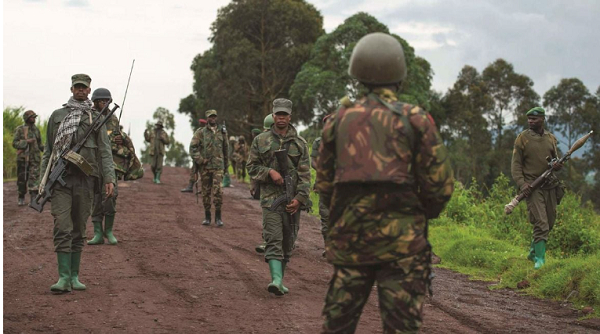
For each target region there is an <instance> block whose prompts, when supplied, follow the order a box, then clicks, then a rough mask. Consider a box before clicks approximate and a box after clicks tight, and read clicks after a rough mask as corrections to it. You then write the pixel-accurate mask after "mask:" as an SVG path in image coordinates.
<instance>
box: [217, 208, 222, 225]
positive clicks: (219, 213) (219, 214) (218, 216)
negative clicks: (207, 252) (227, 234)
mask: <svg viewBox="0 0 600 334" xmlns="http://www.w3.org/2000/svg"><path fill="white" fill-rule="evenodd" d="M215 223H216V224H217V226H218V227H222V226H223V221H222V220H221V210H216V211H215Z"/></svg>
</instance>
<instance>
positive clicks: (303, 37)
mask: <svg viewBox="0 0 600 334" xmlns="http://www.w3.org/2000/svg"><path fill="white" fill-rule="evenodd" d="M322 26H323V18H322V16H321V14H320V13H319V11H318V10H316V9H315V7H314V6H313V5H311V4H309V3H307V2H306V1H304V0H273V1H261V0H234V1H232V2H231V3H230V4H228V5H227V6H225V7H223V8H220V9H219V11H218V14H217V19H216V21H215V22H213V24H212V26H211V31H212V35H211V37H210V41H211V42H212V43H213V46H212V48H210V49H209V50H207V51H205V52H204V53H203V54H201V55H197V56H196V57H195V58H194V60H193V62H192V66H191V69H192V71H193V73H194V87H193V88H194V94H193V97H194V98H195V101H194V99H193V98H191V97H190V96H188V97H186V98H185V99H183V100H182V101H181V103H180V108H179V112H182V113H187V114H189V115H190V117H191V118H192V126H195V125H196V123H195V122H197V120H196V119H197V118H198V117H202V116H204V115H203V113H204V111H205V110H207V109H216V110H217V111H220V113H219V119H220V120H223V121H226V122H227V127H228V129H229V132H230V133H231V134H232V135H245V136H246V137H249V136H250V131H251V129H252V128H253V127H260V125H262V121H263V119H264V117H265V116H266V115H267V114H268V113H269V112H270V111H271V108H272V107H271V106H272V101H273V100H274V99H276V98H279V97H285V98H287V97H289V88H290V86H291V85H292V83H293V80H294V78H295V77H296V74H297V73H298V72H299V71H300V68H301V66H302V64H303V63H304V62H305V61H306V60H307V59H308V57H309V54H310V50H311V49H312V46H313V44H314V42H315V41H316V40H317V38H318V37H319V36H320V35H321V34H322V33H323V28H322ZM193 108H196V109H193ZM293 117H294V119H295V120H297V119H300V120H303V119H305V117H304V116H303V115H302V114H301V113H300V112H294V114H293Z"/></svg>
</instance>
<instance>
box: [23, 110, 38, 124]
mask: <svg viewBox="0 0 600 334" xmlns="http://www.w3.org/2000/svg"><path fill="white" fill-rule="evenodd" d="M31 116H33V117H37V114H36V113H35V111H33V110H27V111H26V112H25V113H23V120H24V121H25V122H27V120H28V119H29V117H31Z"/></svg>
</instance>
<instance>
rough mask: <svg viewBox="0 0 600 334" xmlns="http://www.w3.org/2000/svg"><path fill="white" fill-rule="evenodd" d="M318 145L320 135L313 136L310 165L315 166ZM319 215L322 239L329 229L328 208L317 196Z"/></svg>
mask: <svg viewBox="0 0 600 334" xmlns="http://www.w3.org/2000/svg"><path fill="white" fill-rule="evenodd" d="M319 146H321V137H317V138H315V141H313V144H312V151H311V153H310V159H311V165H312V166H315V163H316V161H317V158H318V157H319ZM319 216H320V217H321V235H322V236H323V240H325V239H326V238H327V231H328V230H329V228H328V225H329V208H328V207H327V206H325V204H323V201H321V197H320V196H319Z"/></svg>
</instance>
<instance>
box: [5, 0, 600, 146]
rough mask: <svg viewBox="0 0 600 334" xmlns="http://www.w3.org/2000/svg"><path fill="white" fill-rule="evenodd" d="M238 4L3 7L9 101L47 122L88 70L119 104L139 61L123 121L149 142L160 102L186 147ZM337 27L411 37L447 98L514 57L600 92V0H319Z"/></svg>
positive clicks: (546, 79)
mask: <svg viewBox="0 0 600 334" xmlns="http://www.w3.org/2000/svg"><path fill="white" fill-rule="evenodd" d="M228 2H229V1H225V0H213V1H192V0H182V1H141V0H128V1H116V0H103V1H97V0H29V1H25V0H6V1H3V43H2V45H3V89H2V91H3V106H4V107H6V106H21V105H22V106H24V107H25V108H27V109H33V110H35V111H36V112H37V113H38V114H39V115H40V116H41V117H42V118H47V117H49V116H50V114H51V113H52V111H53V110H55V109H57V108H59V107H60V106H61V105H62V104H63V103H65V102H66V101H67V99H68V98H69V96H70V95H71V94H70V92H69V87H70V77H71V75H72V74H75V73H87V74H89V75H90V76H91V77H92V90H93V89H95V88H99V87H105V88H108V89H110V91H111V92H112V94H113V99H114V100H115V101H116V102H117V103H118V104H121V102H122V100H123V94H124V92H125V86H126V84H127V77H128V75H129V70H130V66H131V61H132V60H133V59H135V68H134V71H133V76H132V79H131V84H130V87H129V92H128V95H127V101H126V103H125V108H124V113H123V117H122V121H121V124H122V125H123V126H124V127H125V130H126V131H127V129H128V128H129V127H131V135H132V137H133V139H134V144H135V146H136V149H137V150H138V151H139V150H140V149H141V148H142V147H143V130H144V125H145V122H146V120H149V119H150V118H151V117H152V113H153V112H154V111H155V110H156V108H158V107H165V108H167V109H169V110H170V111H171V112H172V113H173V114H174V115H175V118H176V123H177V129H176V133H175V137H176V139H177V140H178V141H180V142H182V143H184V145H185V146H186V147H187V145H188V143H189V141H190V139H191V136H192V130H191V128H190V126H189V119H188V117H187V116H186V115H182V114H179V113H178V112H177V109H178V107H179V100H180V99H181V98H183V97H186V96H187V95H189V94H190V93H192V84H193V78H192V72H191V70H190V65H191V61H192V59H193V58H194V56H195V55H197V54H198V53H201V52H203V51H205V50H207V49H208V48H210V43H209V42H208V40H207V39H208V37H209V35H210V30H209V28H210V25H211V23H212V22H214V20H215V19H216V16H217V9H218V8H221V7H223V6H225V5H226V4H227V3H228ZM309 2H310V3H312V4H313V5H314V6H315V7H316V8H317V9H318V10H320V11H321V14H322V15H323V17H324V28H325V30H326V31H327V32H330V31H332V30H333V29H335V27H337V26H338V25H339V24H341V23H342V22H343V21H344V19H346V18H347V17H349V16H351V15H353V14H355V13H357V12H358V11H366V12H368V13H369V14H371V15H373V16H374V17H376V18H377V19H378V20H379V21H381V22H382V23H384V24H386V25H387V26H388V27H389V28H390V30H391V31H392V32H393V33H396V34H398V35H400V36H401V37H403V38H405V39H406V40H407V41H408V42H409V44H411V45H412V46H413V47H414V48H415V49H416V53H417V55H419V56H421V57H423V58H425V59H427V60H428V61H429V62H430V63H431V65H432V67H433V70H434V71H435V76H434V79H433V86H434V88H435V89H436V90H438V91H442V92H446V90H447V89H448V88H449V87H450V86H451V85H452V84H453V83H454V81H455V80H456V76H457V75H458V72H459V71H460V69H461V68H462V67H463V66H464V65H466V64H469V65H472V66H475V67H476V68H477V69H478V70H479V71H480V72H481V71H482V70H483V68H484V67H485V66H486V65H488V64H489V63H491V62H493V61H494V60H496V59H497V58H504V59H506V60H507V61H508V62H510V63H512V64H513V65H514V66H515V70H516V71H517V72H519V73H522V74H525V75H528V76H529V77H530V78H531V79H532V80H533V81H534V82H535V86H534V88H535V89H536V91H537V92H538V94H540V95H543V94H544V92H546V91H547V90H548V89H549V88H550V87H552V86H554V85H556V84H558V82H559V80H560V79H561V78H570V77H577V78H579V79H581V80H582V81H583V82H584V83H585V84H586V86H587V87H588V89H589V90H590V91H591V92H595V91H596V89H597V88H598V86H599V85H600V62H599V61H598V58H597V55H598V54H600V43H598V39H597V33H598V31H600V23H599V21H600V20H597V18H596V16H597V14H598V13H600V2H596V1H592V0H589V1H588V0H573V1H569V2H567V1H560V0H548V1H542V0H535V1H517V0H505V1H493V0H488V1H458V0H454V1H453V0H421V1H416V0H412V1H410V0H383V1H378V2H377V3H376V5H375V2H373V1H368V0H345V1H344V0H317V1H309Z"/></svg>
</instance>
